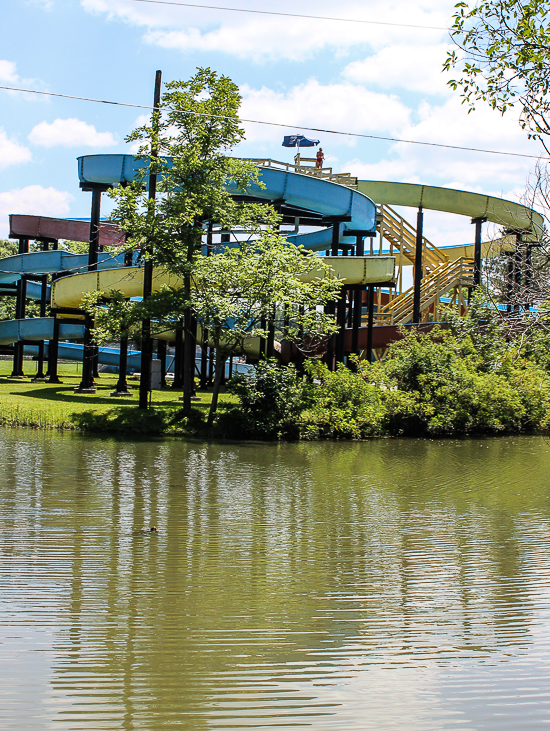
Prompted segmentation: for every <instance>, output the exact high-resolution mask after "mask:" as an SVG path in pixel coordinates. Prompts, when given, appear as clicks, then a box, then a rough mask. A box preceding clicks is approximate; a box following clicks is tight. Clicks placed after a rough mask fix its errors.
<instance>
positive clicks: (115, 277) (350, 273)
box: [51, 256, 395, 309]
mask: <svg viewBox="0 0 550 731" xmlns="http://www.w3.org/2000/svg"><path fill="white" fill-rule="evenodd" d="M323 261H324V262H325V263H328V264H329V265H330V268H331V271H332V273H333V275H334V276H335V277H338V278H339V279H342V285H343V286H351V285H354V284H365V285H366V284H374V283H382V282H393V277H394V265H395V257H394V256H346V257H332V256H330V257H329V256H327V257H324V258H323ZM320 276H322V270H321V269H319V270H317V271H315V270H313V271H312V272H311V273H310V274H309V275H308V276H307V280H306V279H304V281H314V280H315V279H316V278H318V277H320ZM182 284H183V282H182V280H181V279H180V278H179V277H177V276H175V275H173V274H170V273H169V272H167V271H166V270H164V269H160V268H156V269H154V270H153V292H158V291H159V290H160V289H161V288H162V287H163V286H167V287H174V288H179V287H181V286H182ZM94 291H99V292H103V293H104V294H105V296H108V294H109V292H111V291H117V292H120V293H121V294H122V295H123V296H124V297H127V298H130V297H141V296H142V294H143V267H124V268H122V269H107V270H105V271H97V272H85V273H84V274H73V275H72V276H68V277H62V278H61V279H57V280H56V281H55V282H54V283H53V287H52V301H51V304H52V307H54V308H60V309H61V308H72V309H78V308H79V307H80V304H81V302H82V297H83V295H84V294H85V293H86V292H94Z"/></svg>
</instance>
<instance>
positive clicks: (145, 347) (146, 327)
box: [139, 71, 162, 409]
mask: <svg viewBox="0 0 550 731" xmlns="http://www.w3.org/2000/svg"><path fill="white" fill-rule="evenodd" d="M161 85H162V71H157V75H156V78H155V94H154V100H153V120H152V127H153V134H154V132H155V127H156V128H157V129H158V114H159V106H160V90H161ZM158 154H159V151H158V147H157V146H156V145H155V142H154V140H153V142H152V144H151V159H153V158H157V157H158ZM156 196H157V174H156V170H155V168H153V171H152V172H151V174H150V175H149V200H150V201H154V200H155V198H156ZM153 206H154V204H153ZM149 215H151V211H150V214H149ZM152 215H154V208H153V209H152ZM148 254H152V250H151V245H150V243H148V244H147V246H146V249H145V264H144V266H143V301H144V302H145V300H146V299H147V298H148V297H150V296H151V292H152V290H153V262H152V261H151V259H150V258H148V256H147V255H148ZM152 356H153V341H152V339H151V320H150V319H149V318H147V319H145V320H143V322H142V326H141V377H140V379H139V408H140V409H146V408H147V398H148V395H149V391H150V390H151V358H152Z"/></svg>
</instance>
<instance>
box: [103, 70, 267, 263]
mask: <svg viewBox="0 0 550 731" xmlns="http://www.w3.org/2000/svg"><path fill="white" fill-rule="evenodd" d="M240 103H241V97H240V95H239V91H238V87H237V85H236V84H234V83H233V82H232V81H231V80H230V79H229V78H228V77H226V76H218V75H217V74H216V73H215V72H214V71H212V70H211V69H208V68H207V69H198V70H197V73H196V74H195V75H194V76H193V77H192V78H191V79H189V80H188V81H172V82H169V83H168V84H166V92H165V93H164V94H163V96H162V101H161V104H160V112H156V113H154V114H153V116H152V120H151V124H150V125H146V126H143V127H140V128H138V129H136V130H135V131H134V132H132V134H131V135H129V137H128V138H127V141H128V142H136V141H137V142H140V143H141V146H140V149H139V157H140V158H141V160H142V162H143V168H142V175H141V177H140V179H138V180H136V181H135V183H133V184H131V185H128V186H126V187H125V188H121V187H119V188H117V189H115V190H114V191H112V196H113V198H114V199H115V200H116V204H117V205H116V208H115V210H114V212H113V214H112V217H113V219H114V220H117V221H118V222H119V224H120V225H121V226H122V228H123V229H124V230H125V231H127V232H128V240H127V243H128V246H129V247H130V248H132V249H142V250H143V256H144V257H147V258H150V259H151V260H152V261H153V263H154V264H156V265H162V266H166V267H167V268H168V269H169V271H171V272H173V273H175V274H179V275H180V276H188V275H189V274H190V273H191V270H192V262H193V258H194V256H195V255H196V254H197V253H198V252H199V251H200V246H201V239H202V235H203V223H204V222H205V221H214V222H216V223H219V224H221V225H222V226H224V227H226V228H228V229H229V228H231V227H232V226H236V225H239V226H241V225H243V226H246V224H247V223H248V222H249V221H250V220H251V218H254V217H258V216H261V217H263V218H265V215H266V213H265V207H263V206H262V207H258V206H254V207H250V206H243V205H242V204H239V203H236V202H235V201H234V200H233V198H232V197H231V194H230V193H229V192H228V190H227V185H228V184H232V185H234V186H235V189H236V190H241V191H244V190H245V189H246V188H247V187H248V186H249V185H250V184H251V183H252V182H257V181H258V169H257V168H256V167H255V166H254V165H252V164H251V163H249V162H246V161H244V160H237V159H233V158H229V157H227V152H228V151H229V150H231V149H232V148H233V147H234V146H235V145H236V144H238V143H239V142H240V141H241V140H242V139H243V137H244V131H243V130H242V129H241V127H240V122H239V116H238V111H239V106H240ZM152 150H154V151H155V152H156V154H157V155H158V156H155V155H151V151H152ZM150 174H155V175H157V192H158V197H157V200H156V201H151V200H149V198H148V193H147V191H146V190H145V184H146V183H147V182H148V179H149V175H150Z"/></svg>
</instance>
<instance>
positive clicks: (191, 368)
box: [183, 308, 197, 416]
mask: <svg viewBox="0 0 550 731" xmlns="http://www.w3.org/2000/svg"><path fill="white" fill-rule="evenodd" d="M184 323H185V340H184V342H183V413H184V415H185V416H189V415H190V414H191V397H192V396H193V394H194V392H195V349H196V343H197V338H196V320H195V318H194V317H193V312H192V311H191V308H187V309H186V310H185V313H184Z"/></svg>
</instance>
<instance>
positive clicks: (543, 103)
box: [444, 0, 550, 154]
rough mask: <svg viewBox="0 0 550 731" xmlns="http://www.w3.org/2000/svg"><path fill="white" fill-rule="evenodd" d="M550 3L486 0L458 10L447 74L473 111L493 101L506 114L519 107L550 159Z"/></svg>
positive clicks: (458, 6) (523, 122)
mask: <svg viewBox="0 0 550 731" xmlns="http://www.w3.org/2000/svg"><path fill="white" fill-rule="evenodd" d="M549 11H550V2H549V0H523V1H522V0H483V1H482V2H480V3H477V4H475V5H469V4H468V3H466V2H459V3H457V4H456V5H455V13H454V16H453V24H452V26H451V37H452V39H453V41H454V42H455V43H456V45H457V46H458V49H456V50H451V51H450V52H449V54H448V56H447V60H446V62H445V64H444V67H445V69H446V70H450V69H452V68H457V69H458V70H459V74H460V75H459V77H458V78H456V79H453V80H451V81H449V85H450V86H451V87H452V88H453V89H460V90H461V93H462V97H463V100H464V102H465V103H466V104H468V105H469V107H470V109H473V108H474V107H475V104H476V102H478V101H484V102H487V103H488V104H489V105H490V106H491V107H492V108H493V109H497V110H498V111H500V112H502V113H504V112H505V111H507V110H508V109H509V108H511V107H514V108H517V109H518V111H519V114H520V123H521V125H522V127H523V128H524V129H525V130H527V132H528V134H529V136H530V137H531V138H537V139H539V140H540V141H541V143H542V144H543V146H544V148H545V149H546V151H547V152H548V153H549V154H550V141H549V140H548V135H550V98H548V92H549V89H550V17H549Z"/></svg>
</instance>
